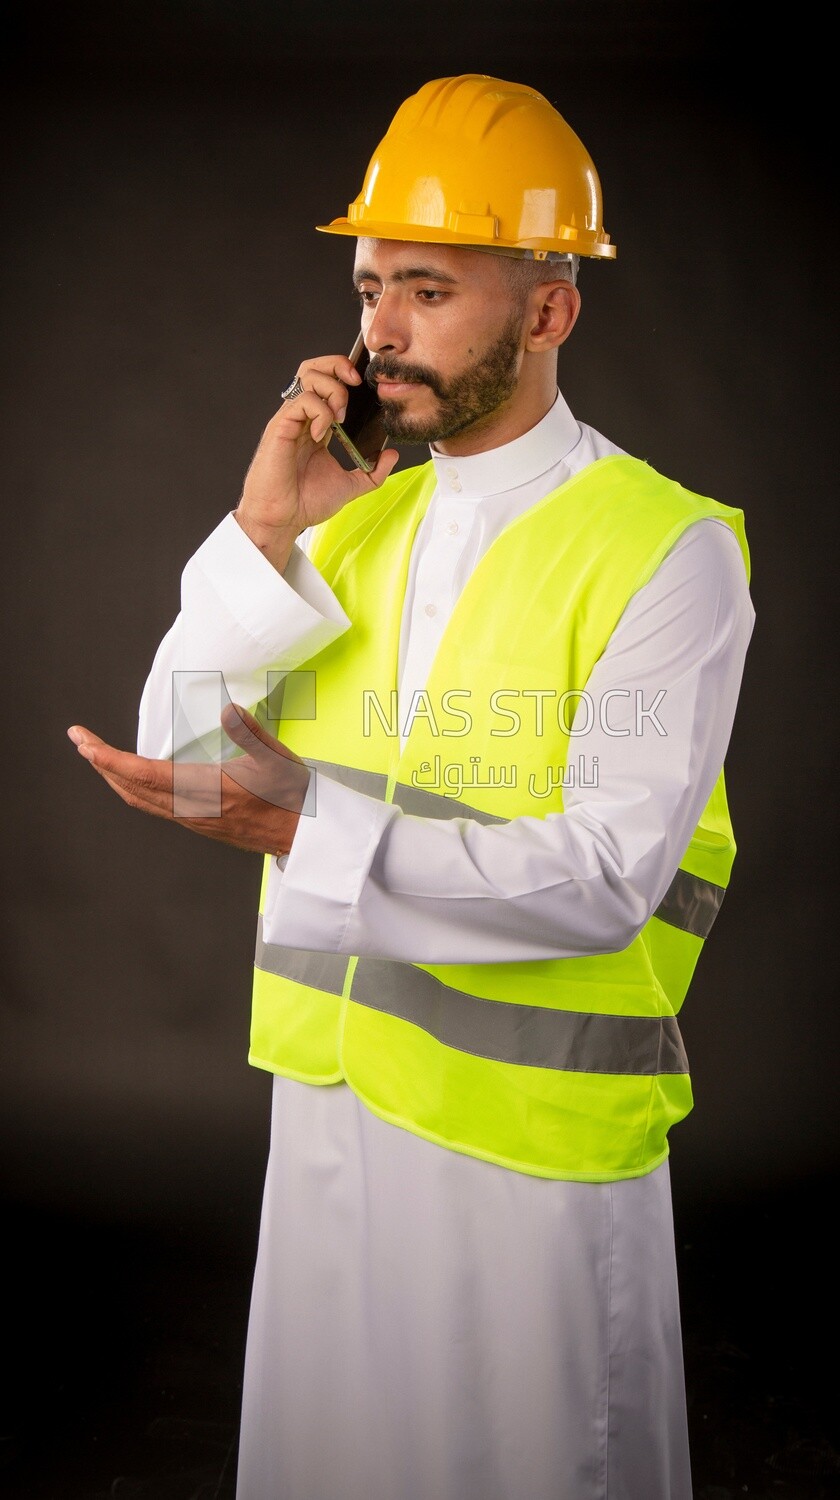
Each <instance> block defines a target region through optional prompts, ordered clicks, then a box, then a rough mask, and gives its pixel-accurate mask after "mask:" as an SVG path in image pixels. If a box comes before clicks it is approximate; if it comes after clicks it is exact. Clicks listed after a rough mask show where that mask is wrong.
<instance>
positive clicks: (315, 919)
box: [263, 772, 401, 953]
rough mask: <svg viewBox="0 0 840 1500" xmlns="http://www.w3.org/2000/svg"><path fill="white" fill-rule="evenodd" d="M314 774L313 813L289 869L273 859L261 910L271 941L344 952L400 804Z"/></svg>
mask: <svg viewBox="0 0 840 1500" xmlns="http://www.w3.org/2000/svg"><path fill="white" fill-rule="evenodd" d="M313 774H314V776H315V777H316V786H315V807H314V814H313V815H312V816H307V815H304V816H302V817H301V819H300V821H299V823H298V826H297V831H296V833H295V837H294V841H293V843H292V848H291V852H290V854H289V855H288V856H287V858H286V860H285V869H281V868H280V866H279V865H278V862H277V861H276V860H275V861H273V862H272V866H271V873H270V875H269V880H268V888H267V890H266V899H265V911H264V913H263V934H264V937H265V940H266V942H269V943H277V944H280V945H282V946H285V947H289V948H308V949H314V950H316V951H317V952H320V953H341V952H343V951H345V950H344V949H343V947H342V944H343V942H344V939H345V935H346V932H347V927H348V924H349V922H350V918H351V917H352V915H353V912H354V910H355V908H356V905H357V903H358V901H359V898H360V896H361V893H362V890H363V887H364V885H365V882H366V880H367V878H368V873H369V871H370V866H371V863H372V861H373V857H374V854H375V853H376V849H377V847H378V845H379V842H380V840H381V838H382V835H383V833H384V831H385V829H386V828H387V826H388V824H389V823H390V822H392V820H393V819H394V818H396V817H400V816H401V813H400V809H399V808H398V807H394V806H392V805H391V804H390V803H386V802H379V801H377V799H376V798H375V797H367V796H365V794H364V793H363V792H357V791H354V790H353V788H352V787H347V786H342V785H341V783H340V782H337V781H333V780H332V779H331V778H330V777H329V776H326V775H325V774H324V773H323V772H314V773H313Z"/></svg>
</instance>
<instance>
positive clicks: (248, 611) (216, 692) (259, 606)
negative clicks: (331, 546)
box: [137, 515, 350, 760]
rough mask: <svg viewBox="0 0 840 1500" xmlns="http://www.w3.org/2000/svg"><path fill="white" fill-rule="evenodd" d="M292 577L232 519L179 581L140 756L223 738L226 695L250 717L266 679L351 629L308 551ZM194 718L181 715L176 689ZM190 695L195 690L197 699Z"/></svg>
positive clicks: (154, 672) (295, 558) (296, 554)
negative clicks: (176, 706)
mask: <svg viewBox="0 0 840 1500" xmlns="http://www.w3.org/2000/svg"><path fill="white" fill-rule="evenodd" d="M306 535H307V534H306V533H305V534H304V536H303V537H302V538H300V541H299V544H298V545H296V546H295V547H293V548H292V554H291V557H290V558H289V562H288V564H287V566H286V569H285V571H284V573H282V574H280V573H278V572H277V570H276V568H273V567H272V565H271V563H269V562H268V561H267V560H266V559H265V558H264V557H263V555H262V553H261V552H260V550H259V548H258V547H256V546H255V545H254V543H253V542H252V541H251V540H250V539H249V538H248V537H247V536H246V535H245V532H244V531H243V530H242V528H241V526H240V525H239V524H238V522H236V521H235V520H234V518H233V516H232V515H227V516H225V518H224V520H223V521H222V522H220V524H219V525H218V526H217V527H216V529H215V531H213V532H211V534H210V536H209V537H208V538H207V540H206V542H204V543H203V544H202V545H201V547H199V549H198V551H197V552H196V553H195V555H194V556H193V557H192V558H191V559H190V561H189V562H188V563H187V566H186V567H185V569H184V571H183V574H182V577H181V611H180V614H179V615H178V617H177V619H176V620H175V623H174V624H173V625H172V627H171V629H170V630H169V631H168V633H167V634H166V635H165V636H164V638H163V640H162V641H161V643H160V646H159V647H158V650H157V654H156V655H155V659H154V663H153V665H152V669H151V672H150V673H149V676H148V679H147V681H146V685H145V687H144V689H143V695H142V698H141V701H140V714H139V725H138V735H137V748H138V751H139V753H140V754H141V755H147V756H151V757H153V758H155V759H162V760H165V759H168V758H169V757H170V756H171V755H172V754H173V753H175V752H179V751H180V752H182V755H181V756H180V757H179V758H185V756H186V755H188V754H189V750H190V746H191V745H193V744H194V743H196V742H198V741H199V740H200V739H201V737H202V736H205V737H206V740H207V741H212V740H213V739H214V737H216V738H217V737H218V736H219V715H220V711H221V708H222V706H223V703H224V701H225V695H226V696H227V697H228V698H230V699H232V700H233V701H234V702H235V703H241V704H242V705H243V707H245V708H252V707H253V706H254V705H256V704H258V703H260V702H261V701H262V699H263V698H265V696H266V674H267V672H268V671H275V672H280V673H285V672H291V671H294V670H295V669H296V668H298V667H300V666H301V665H302V664H303V663H304V662H306V661H308V660H309V659H310V657H312V656H315V655H316V654H317V652H319V651H322V650H323V648H324V647H325V646H327V645H329V643H330V642H331V641H333V640H335V639H336V637H337V636H339V635H341V634H342V633H343V631H345V630H346V629H347V628H348V626H349V624H350V621H349V620H348V618H347V616H346V615H345V613H344V611H343V609H342V608H341V606H340V605H339V603H338V600H337V599H336V597H335V595H334V594H333V592H332V590H331V589H330V588H329V587H328V585H327V584H326V583H325V582H324V580H323V578H322V577H321V575H320V573H319V572H318V571H317V569H316V568H315V567H313V565H312V563H311V562H310V561H309V559H308V558H307V557H306V556H305V554H304V552H303V550H302V545H303V544H304V543H305V541H306ZM174 688H176V689H177V690H178V694H179V698H180V699H182V700H183V701H187V699H188V702H189V711H188V712H183V713H176V712H175V711H174V710H173V689H174ZM191 689H192V690H191Z"/></svg>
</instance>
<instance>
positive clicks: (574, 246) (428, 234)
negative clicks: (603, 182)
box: [315, 218, 616, 260]
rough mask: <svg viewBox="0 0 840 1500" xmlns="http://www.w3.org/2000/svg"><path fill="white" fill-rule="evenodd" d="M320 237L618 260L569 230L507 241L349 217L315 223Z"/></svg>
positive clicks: (607, 248) (606, 246)
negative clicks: (563, 235)
mask: <svg viewBox="0 0 840 1500" xmlns="http://www.w3.org/2000/svg"><path fill="white" fill-rule="evenodd" d="M315 228H316V230H318V232H319V233H320V234H343V235H352V236H353V237H354V238H356V239H370V240H404V241H406V242H407V243H409V244H413V243H417V244H422V245H462V246H463V247H464V248H465V249H469V248H470V247H473V248H475V247H476V246H477V245H479V243H480V245H481V248H483V249H488V250H492V249H498V250H531V251H533V252H534V253H535V255H537V256H538V257H541V255H544V254H545V253H546V252H548V251H555V252H556V251H565V252H567V253H568V254H569V255H585V256H592V257H595V258H598V259H601V260H615V254H616V247H615V245H611V244H610V243H609V241H608V240H606V239H597V238H596V237H595V236H594V235H592V234H585V233H583V234H581V233H579V232H578V231H575V230H570V231H569V237H568V239H564V240H562V241H560V240H548V239H542V238H540V239H527V240H507V239H501V238H499V237H497V236H494V237H493V238H490V237H489V236H488V237H487V238H484V237H480V236H478V235H477V234H476V233H475V231H474V230H473V232H472V233H463V232H461V231H458V230H455V229H444V228H443V227H442V226H440V225H435V224H379V223H371V222H368V221H365V222H364V223H362V222H356V223H353V222H352V221H351V220H350V219H348V218H340V219H333V220H332V221H331V222H330V223H329V224H316V225H315Z"/></svg>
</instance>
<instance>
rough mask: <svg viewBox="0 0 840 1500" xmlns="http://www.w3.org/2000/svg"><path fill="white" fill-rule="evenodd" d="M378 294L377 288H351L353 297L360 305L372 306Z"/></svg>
mask: <svg viewBox="0 0 840 1500" xmlns="http://www.w3.org/2000/svg"><path fill="white" fill-rule="evenodd" d="M378 296H379V289H378V288H373V287H364V286H356V287H354V288H353V299H354V301H356V302H358V303H359V304H360V305H361V306H362V307H373V306H374V304H375V302H376V299H377V297H378Z"/></svg>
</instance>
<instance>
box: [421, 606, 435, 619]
mask: <svg viewBox="0 0 840 1500" xmlns="http://www.w3.org/2000/svg"><path fill="white" fill-rule="evenodd" d="M423 613H424V615H428V616H429V619H430V620H431V618H432V616H433V615H436V614H437V605H436V604H427V605H425V606H424V609H423Z"/></svg>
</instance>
